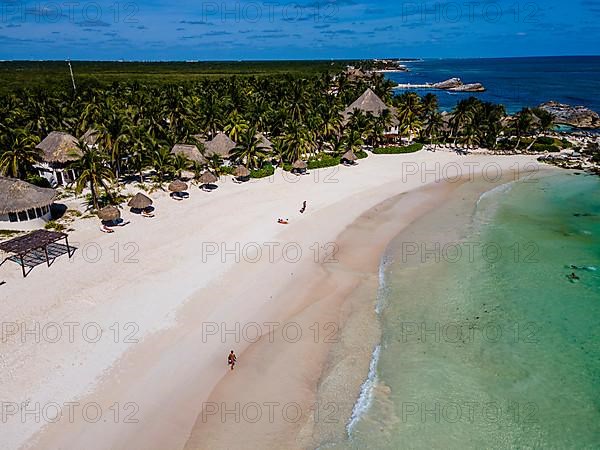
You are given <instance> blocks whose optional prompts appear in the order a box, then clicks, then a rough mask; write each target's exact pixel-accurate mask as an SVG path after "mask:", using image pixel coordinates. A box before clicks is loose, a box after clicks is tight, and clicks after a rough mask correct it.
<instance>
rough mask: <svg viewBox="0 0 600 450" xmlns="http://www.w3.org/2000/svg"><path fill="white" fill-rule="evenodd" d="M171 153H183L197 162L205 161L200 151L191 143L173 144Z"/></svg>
mask: <svg viewBox="0 0 600 450" xmlns="http://www.w3.org/2000/svg"><path fill="white" fill-rule="evenodd" d="M171 153H173V154H174V155H183V156H184V157H185V158H187V159H189V160H190V161H193V162H197V163H198V164H206V163H207V161H206V158H205V157H204V156H203V155H202V153H200V150H198V147H197V146H195V145H193V144H175V145H174V146H173V148H172V149H171Z"/></svg>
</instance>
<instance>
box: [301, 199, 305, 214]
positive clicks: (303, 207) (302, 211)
mask: <svg viewBox="0 0 600 450" xmlns="http://www.w3.org/2000/svg"><path fill="white" fill-rule="evenodd" d="M304 211H306V200H304V202H303V203H302V208H301V209H300V214H304Z"/></svg>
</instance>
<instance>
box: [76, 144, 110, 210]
mask: <svg viewBox="0 0 600 450" xmlns="http://www.w3.org/2000/svg"><path fill="white" fill-rule="evenodd" d="M78 147H79V150H81V152H82V154H83V156H82V157H81V158H80V159H79V160H78V161H75V162H73V163H72V164H71V167H72V168H73V169H75V170H76V171H77V172H78V173H79V174H80V175H79V176H78V177H77V180H75V191H76V192H77V193H78V194H80V193H81V192H82V191H83V189H85V188H86V187H87V186H89V188H90V192H91V195H92V204H93V206H94V209H98V191H99V188H100V187H101V188H103V189H104V191H105V192H106V194H107V195H108V196H109V197H110V196H111V194H110V189H109V186H108V184H107V183H109V182H111V181H112V180H113V172H112V170H110V167H109V165H108V156H107V155H106V154H105V153H104V152H103V151H101V150H100V149H98V148H94V147H88V146H87V144H85V142H82V141H80V142H79V143H78Z"/></svg>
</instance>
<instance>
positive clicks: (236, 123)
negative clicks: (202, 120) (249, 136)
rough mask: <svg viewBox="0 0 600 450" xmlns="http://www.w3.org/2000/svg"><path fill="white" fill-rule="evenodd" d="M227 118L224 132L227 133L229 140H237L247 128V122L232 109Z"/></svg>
mask: <svg viewBox="0 0 600 450" xmlns="http://www.w3.org/2000/svg"><path fill="white" fill-rule="evenodd" d="M227 120H228V123H227V125H226V126H225V132H226V133H228V134H229V137H230V138H231V140H233V141H234V142H237V141H238V140H239V139H240V136H241V135H242V134H243V133H244V132H245V131H246V130H247V129H248V122H246V121H245V120H244V118H243V117H242V116H241V115H240V113H239V112H237V110H236V111H233V112H232V113H231V114H230V115H229V118H228V119H227Z"/></svg>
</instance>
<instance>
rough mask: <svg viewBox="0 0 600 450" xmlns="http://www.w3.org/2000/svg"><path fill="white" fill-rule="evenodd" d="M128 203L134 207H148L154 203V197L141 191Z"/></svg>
mask: <svg viewBox="0 0 600 450" xmlns="http://www.w3.org/2000/svg"><path fill="white" fill-rule="evenodd" d="M127 205H128V206H129V207H130V208H133V209H146V208H148V207H149V206H150V205H152V199H151V198H150V197H147V196H145V195H144V194H142V193H141V192H138V193H137V194H135V196H133V198H132V199H131V200H129V203H128V204H127Z"/></svg>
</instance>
